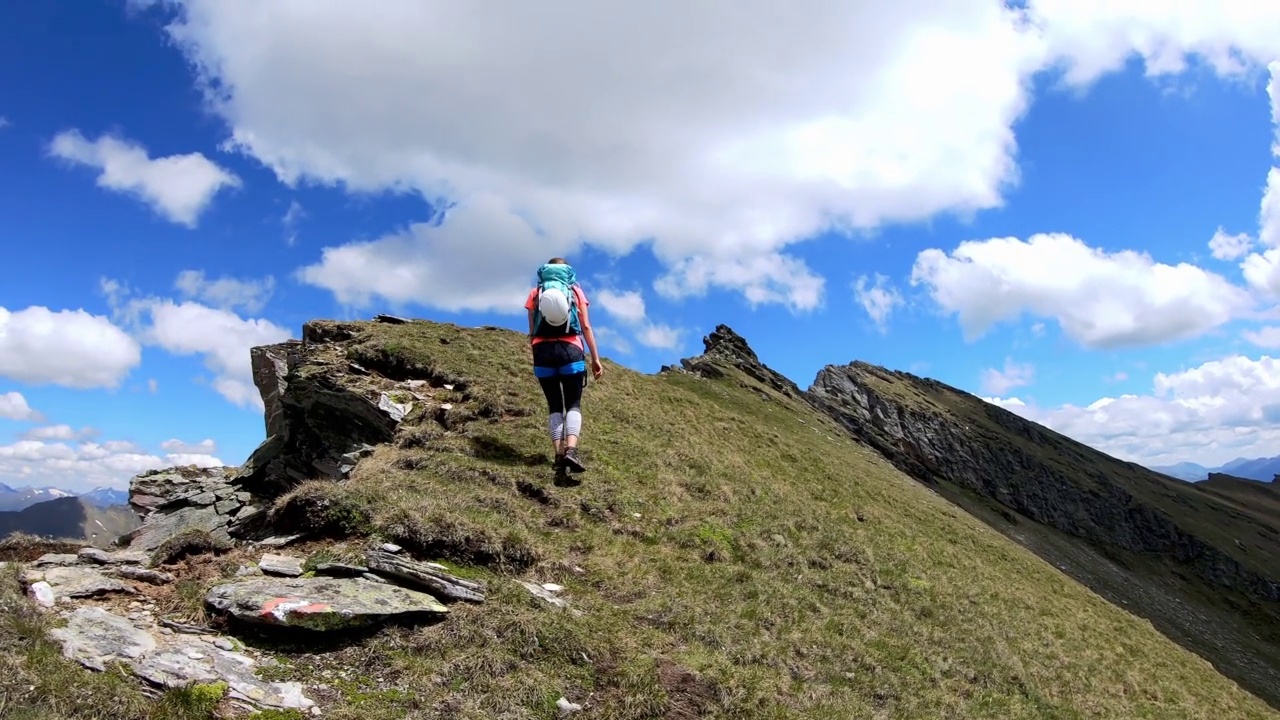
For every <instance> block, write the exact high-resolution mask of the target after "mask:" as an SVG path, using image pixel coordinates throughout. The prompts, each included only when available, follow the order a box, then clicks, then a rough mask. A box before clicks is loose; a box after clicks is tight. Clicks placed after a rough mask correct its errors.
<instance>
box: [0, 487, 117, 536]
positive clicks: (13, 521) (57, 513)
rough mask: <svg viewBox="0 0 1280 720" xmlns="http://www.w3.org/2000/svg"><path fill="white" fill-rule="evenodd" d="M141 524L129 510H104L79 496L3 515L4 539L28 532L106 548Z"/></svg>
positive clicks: (0, 531) (1, 531)
mask: <svg viewBox="0 0 1280 720" xmlns="http://www.w3.org/2000/svg"><path fill="white" fill-rule="evenodd" d="M139 523H140V521H139V520H138V517H137V515H136V514H135V513H134V512H133V511H132V510H130V509H129V508H127V507H111V508H100V507H97V506H96V505H94V504H92V503H90V502H88V501H86V500H83V499H81V498H78V497H62V498H57V499H56V500H46V501H44V502H40V503H36V504H35V505H31V506H29V507H26V508H23V509H22V510H17V511H8V512H0V539H3V538H5V537H8V536H9V535H13V534H15V533H24V534H27V535H34V536H36V537H41V538H48V539H50V540H85V541H87V542H89V543H90V544H92V545H97V546H100V547H105V546H108V545H110V544H111V543H113V542H115V540H116V538H118V537H120V536H121V535H123V534H124V533H126V532H128V531H130V530H132V529H133V528H135V527H137V526H138V525H139Z"/></svg>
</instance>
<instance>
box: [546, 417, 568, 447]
mask: <svg viewBox="0 0 1280 720" xmlns="http://www.w3.org/2000/svg"><path fill="white" fill-rule="evenodd" d="M547 429H548V430H549V431H551V440H552V441H553V442H560V441H561V440H564V414H563V413H551V417H549V418H547Z"/></svg>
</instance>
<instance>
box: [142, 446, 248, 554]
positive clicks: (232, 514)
mask: <svg viewBox="0 0 1280 720" xmlns="http://www.w3.org/2000/svg"><path fill="white" fill-rule="evenodd" d="M234 472H235V468H227V467H212V468H202V467H195V466H186V467H174V468H166V469H164V470H150V471H148V472H145V473H142V474H141V475H138V476H136V477H134V478H133V480H131V481H130V482H129V504H130V505H132V506H133V507H134V508H135V509H136V510H137V511H138V513H139V514H140V515H141V516H142V525H141V526H140V527H138V528H136V529H135V530H133V531H132V532H131V533H129V534H127V535H125V536H124V537H122V538H121V540H120V542H121V543H123V544H127V545H128V546H129V548H130V549H131V550H135V551H141V552H151V551H152V550H155V549H156V548H158V547H160V545H161V544H163V543H164V542H165V541H166V540H168V539H170V538H172V537H175V536H177V535H180V534H182V533H184V532H188V531H191V530H200V531H204V532H207V533H209V535H210V536H211V537H212V538H213V539H214V541H221V542H229V541H230V539H231V532H232V531H233V530H234V529H235V528H237V527H239V526H241V525H242V524H243V523H246V522H247V521H249V520H250V519H251V518H252V517H254V516H256V515H258V514H259V513H260V512H261V511H262V510H263V509H264V508H263V506H262V505H260V504H257V503H255V502H254V498H253V496H252V495H251V494H250V493H248V492H246V491H244V490H243V489H241V488H239V487H236V486H235V485H232V484H231V478H232V476H233V474H234Z"/></svg>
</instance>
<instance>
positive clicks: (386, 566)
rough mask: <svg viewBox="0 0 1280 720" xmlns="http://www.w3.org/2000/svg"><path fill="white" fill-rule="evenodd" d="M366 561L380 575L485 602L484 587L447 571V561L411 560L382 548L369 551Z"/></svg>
mask: <svg viewBox="0 0 1280 720" xmlns="http://www.w3.org/2000/svg"><path fill="white" fill-rule="evenodd" d="M364 560H365V565H368V566H369V569H370V570H372V571H374V572H376V573H378V574H379V575H386V576H387V577H392V578H396V579H398V580H401V581H403V582H408V583H411V584H414V585H417V586H419V587H422V588H425V589H426V590H429V591H430V592H432V593H435V594H437V595H439V596H440V597H445V598H449V599H450V600H469V601H471V602H484V587H483V586H482V585H481V584H480V583H478V582H474V581H472V580H463V579H462V578H459V577H454V576H453V575H450V574H449V573H448V572H445V568H444V566H443V565H438V564H436V563H424V562H416V561H414V560H410V559H409V558H407V557H405V556H404V555H393V554H391V553H388V552H385V551H383V550H379V549H373V548H370V549H369V550H367V551H365V555H364Z"/></svg>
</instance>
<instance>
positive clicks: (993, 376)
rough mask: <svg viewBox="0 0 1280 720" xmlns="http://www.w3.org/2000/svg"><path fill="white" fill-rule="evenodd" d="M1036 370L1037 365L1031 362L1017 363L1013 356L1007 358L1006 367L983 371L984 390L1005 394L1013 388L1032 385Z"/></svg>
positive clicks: (988, 392)
mask: <svg viewBox="0 0 1280 720" xmlns="http://www.w3.org/2000/svg"><path fill="white" fill-rule="evenodd" d="M1035 372H1036V369H1035V366H1034V365H1031V364H1030V363H1016V362H1014V361H1013V358H1005V359H1004V369H997V368H987V369H985V370H983V371H982V378H981V385H982V392H984V393H987V394H989V395H1004V394H1005V393H1007V392H1009V391H1010V390H1012V389H1013V388H1016V387H1022V386H1024V385H1030V384H1031V381H1032V380H1033V379H1034V378H1035Z"/></svg>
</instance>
